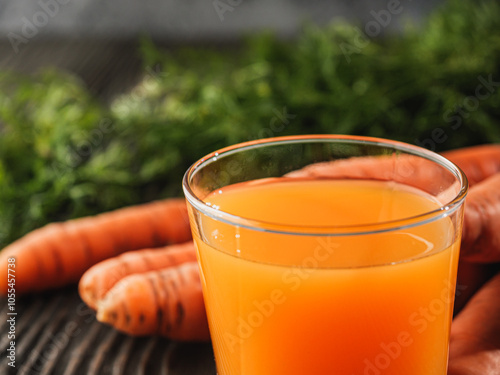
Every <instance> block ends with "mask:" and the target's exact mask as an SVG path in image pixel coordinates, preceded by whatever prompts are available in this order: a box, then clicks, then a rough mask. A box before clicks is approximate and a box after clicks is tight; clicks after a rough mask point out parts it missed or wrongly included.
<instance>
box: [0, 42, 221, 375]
mask: <svg viewBox="0 0 500 375" xmlns="http://www.w3.org/2000/svg"><path fill="white" fill-rule="evenodd" d="M46 66H55V67H58V68H60V69H64V70H68V71H70V72H73V73H75V74H77V75H78V76H80V77H81V78H82V80H83V81H84V82H85V83H86V84H87V86H88V88H89V90H90V91H91V92H92V94H93V95H95V96H96V97H98V98H99V99H101V100H102V101H103V102H107V101H109V100H110V99H111V98H112V97H113V96H114V95H116V94H117V93H120V92H123V91H125V90H127V89H128V88H130V87H131V86H132V85H134V84H135V83H136V82H137V81H138V80H139V79H140V71H141V61H140V59H139V56H138V53H137V43H136V42H130V41H123V40H58V41H54V40H50V41H49V40H37V39H34V40H30V42H29V43H28V44H26V45H25V46H22V47H21V48H20V50H19V52H18V53H15V52H14V50H13V49H12V46H11V45H10V43H9V42H7V41H3V42H0V69H2V70H5V69H13V70H16V71H21V72H25V73H31V72H34V71H36V70H38V69H39V68H42V67H46ZM8 308H9V306H8V301H7V299H5V298H0V353H1V356H0V374H2V375H3V374H6V375H10V374H12V375H13V374H18V375H31V374H37V375H49V374H54V375H80V374H81V375H87V374H99V375H101V374H113V375H119V374H120V375H121V374H124V375H126V374H134V375H135V374H137V375H138V374H145V375H155V374H163V375H167V374H168V375H176V374H179V375H181V374H182V375H191V374H192V375H214V374H215V364H214V359H213V352H212V347H211V345H210V344H209V343H180V342H174V341H170V340H167V339H165V338H159V337H145V338H133V337H129V336H127V335H124V334H121V333H119V332H117V331H116V330H114V329H112V328H110V327H108V326H106V325H103V324H101V323H99V322H97V321H96V319H95V314H94V312H93V311H91V310H90V309H88V308H87V307H86V305H85V304H84V303H83V302H82V301H81V299H80V298H79V296H78V292H77V287H76V286H75V285H73V286H69V287H67V288H65V289H62V290H55V291H51V292H47V293H43V294H35V295H29V296H22V297H20V296H17V297H16V302H15V311H14V312H15V313H17V315H8V313H9V310H8ZM11 317H14V318H15V326H14V327H15V340H13V341H15V352H16V353H15V366H16V367H15V368H12V367H10V366H8V362H9V359H8V348H9V347H10V341H11V340H10V339H9V337H8V333H9V330H10V322H8V319H9V318H11Z"/></svg>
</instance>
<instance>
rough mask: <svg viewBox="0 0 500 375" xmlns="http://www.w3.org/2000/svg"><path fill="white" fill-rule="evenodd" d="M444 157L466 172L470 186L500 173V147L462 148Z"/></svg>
mask: <svg viewBox="0 0 500 375" xmlns="http://www.w3.org/2000/svg"><path fill="white" fill-rule="evenodd" d="M442 155H443V156H444V157H445V158H447V159H448V160H451V161H452V162H453V163H455V164H456V165H458V166H459V167H460V168H461V169H462V170H463V171H464V173H465V175H466V176H467V179H468V180H469V185H470V186H472V185H475V184H477V183H478V182H481V181H482V180H484V179H485V178H487V177H489V176H492V175H494V174H495V173H497V172H500V145H496V144H492V145H481V146H474V147H467V148H461V149H458V150H452V151H447V152H443V154H442Z"/></svg>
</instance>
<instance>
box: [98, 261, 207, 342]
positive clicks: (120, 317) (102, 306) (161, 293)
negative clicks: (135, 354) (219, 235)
mask: <svg viewBox="0 0 500 375" xmlns="http://www.w3.org/2000/svg"><path fill="white" fill-rule="evenodd" d="M97 320H99V321H100V322H103V323H107V324H110V325H112V326H113V327H114V328H116V329H118V330H120V331H122V332H125V333H127V334H130V335H134V336H142V335H162V336H166V337H169V338H171V339H175V340H199V341H202V340H208V339H209V331H208V323H207V317H206V312H205V306H204V303H203V296H202V288H201V282H200V277H199V273H198V265H197V264H196V263H195V262H190V263H184V264H182V265H180V266H177V267H171V268H167V269H163V270H159V271H151V272H147V273H140V274H135V275H130V276H127V277H125V278H123V279H121V280H120V281H119V282H118V283H117V284H116V285H115V286H114V287H113V288H112V289H111V290H110V291H109V292H108V293H107V294H106V295H105V297H104V299H102V300H101V301H99V303H98V305H97Z"/></svg>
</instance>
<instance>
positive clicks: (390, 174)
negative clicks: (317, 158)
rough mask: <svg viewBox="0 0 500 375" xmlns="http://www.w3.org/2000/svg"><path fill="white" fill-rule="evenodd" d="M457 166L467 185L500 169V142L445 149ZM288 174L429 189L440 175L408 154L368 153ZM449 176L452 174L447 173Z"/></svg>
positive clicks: (448, 157) (438, 169)
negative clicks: (374, 181)
mask: <svg viewBox="0 0 500 375" xmlns="http://www.w3.org/2000/svg"><path fill="white" fill-rule="evenodd" d="M442 155H443V156H444V157H445V158H447V159H449V160H451V161H452V162H453V163H455V164H457V165H458V167H460V168H461V169H462V170H463V171H464V173H465V175H466V176H467V179H468V180H469V185H470V186H472V185H475V184H476V183H478V182H480V181H482V180H484V179H485V178H488V177H490V176H492V175H493V174H495V173H497V172H499V171H500V145H481V146H474V147H468V148H462V149H458V150H453V151H447V152H444V153H443V154H442ZM287 176H290V177H315V178H339V177H345V178H347V177H349V178H376V179H378V180H389V179H390V180H394V181H400V182H401V181H403V180H404V181H405V182H406V183H408V181H407V180H408V177H411V181H410V183H412V184H413V186H415V187H417V188H421V189H424V190H427V191H428V189H429V182H431V181H433V180H435V178H436V177H440V176H442V169H441V167H438V166H437V165H435V164H433V163H431V162H429V161H427V160H425V159H421V158H416V157H413V156H411V155H400V156H397V155H388V156H376V157H375V156H367V157H359V158H350V159H340V160H335V161H331V162H322V163H316V164H312V165H309V166H306V167H304V168H302V169H300V170H297V171H294V172H291V173H289V174H288V175H287ZM450 177H451V176H450Z"/></svg>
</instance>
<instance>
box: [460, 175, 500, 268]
mask: <svg viewBox="0 0 500 375" xmlns="http://www.w3.org/2000/svg"><path fill="white" fill-rule="evenodd" d="M461 256H462V257H464V258H465V259H467V260H468V261H474V262H481V263H490V262H498V261H500V173H497V174H495V175H493V176H491V177H489V178H487V179H486V180H484V181H482V182H480V183H478V184H477V185H475V186H473V187H472V188H471V189H470V191H469V195H468V197H467V199H466V201H465V217H464V230H463V234H462V247H461Z"/></svg>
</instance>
